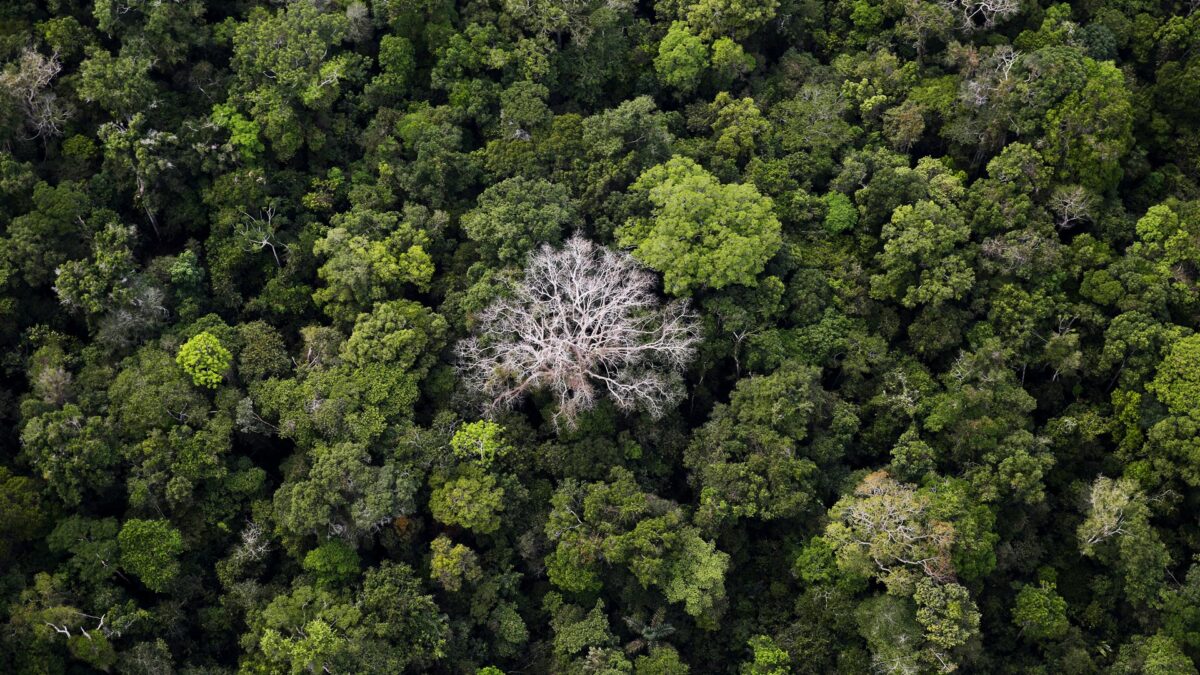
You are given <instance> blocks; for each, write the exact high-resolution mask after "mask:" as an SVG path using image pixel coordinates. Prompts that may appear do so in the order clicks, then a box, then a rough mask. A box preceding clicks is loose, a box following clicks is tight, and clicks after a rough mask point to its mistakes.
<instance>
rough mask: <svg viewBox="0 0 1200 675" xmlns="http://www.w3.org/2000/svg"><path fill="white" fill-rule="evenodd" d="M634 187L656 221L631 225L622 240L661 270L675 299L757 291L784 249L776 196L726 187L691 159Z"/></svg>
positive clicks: (676, 161)
mask: <svg viewBox="0 0 1200 675" xmlns="http://www.w3.org/2000/svg"><path fill="white" fill-rule="evenodd" d="M632 189H633V191H634V193H635V194H637V195H639V196H641V197H642V198H644V199H645V200H646V201H648V202H649V203H650V204H651V205H652V209H651V215H650V217H648V218H633V219H630V220H629V221H627V222H626V223H625V225H624V226H622V227H621V228H620V229H619V230H618V232H617V240H618V241H619V242H620V243H621V245H622V246H627V247H630V248H633V255H634V257H636V258H637V259H638V260H640V261H642V262H643V263H645V264H647V265H649V266H650V267H651V268H653V269H655V270H658V271H660V272H662V273H663V285H664V287H665V289H666V291H667V292H668V293H670V294H672V295H684V294H687V293H690V292H692V291H693V290H695V289H697V288H701V287H706V288H712V289H720V288H724V287H725V286H728V285H730V284H743V285H747V286H752V285H754V280H755V277H757V276H758V274H759V273H760V272H762V270H763V268H764V267H765V266H766V264H767V261H768V260H769V259H770V258H771V256H773V255H774V254H775V252H776V251H777V250H778V249H779V246H780V244H781V243H782V239H781V236H780V229H781V225H780V223H779V220H778V218H776V217H775V214H774V212H773V207H774V204H773V202H772V201H771V199H770V197H764V196H762V195H761V194H759V192H758V189H757V188H755V187H754V186H753V185H742V184H731V185H722V184H721V183H720V182H718V181H717V179H716V178H715V177H713V175H712V174H710V173H708V172H707V171H705V170H704V169H703V168H702V167H701V166H700V165H699V164H696V163H695V162H694V161H692V160H690V159H688V158H686V157H674V158H672V159H671V160H670V161H669V162H666V163H665V164H660V165H658V166H655V167H652V168H650V169H648V170H647V171H646V172H644V173H643V174H642V175H641V177H639V178H638V180H637V182H636V183H634V185H633V188H632Z"/></svg>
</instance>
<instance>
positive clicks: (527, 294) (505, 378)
mask: <svg viewBox="0 0 1200 675" xmlns="http://www.w3.org/2000/svg"><path fill="white" fill-rule="evenodd" d="M653 285H654V277H653V275H651V273H649V272H648V271H646V270H645V269H644V268H642V267H641V266H640V265H639V264H638V263H637V262H636V261H635V260H634V259H633V258H632V257H631V256H630V255H629V254H627V253H624V252H618V251H612V250H609V249H607V248H604V247H602V246H596V245H595V244H593V243H592V242H590V241H588V240H586V239H584V238H582V237H580V236H578V235H576V236H575V237H572V238H571V239H570V240H569V241H567V243H566V244H565V245H564V246H563V247H562V248H561V249H553V248H551V247H550V246H543V247H542V249H541V250H539V251H537V252H535V253H533V254H532V255H531V256H530V259H529V264H528V267H527V268H526V270H525V277H524V278H523V279H522V280H521V281H520V282H519V283H517V284H515V287H514V288H513V289H512V291H511V293H509V294H508V295H507V296H506V297H503V298H501V299H499V300H497V301H495V302H494V303H493V304H492V305H491V306H490V307H488V308H487V309H486V310H484V311H483V312H482V313H480V314H479V315H478V317H477V329H476V336H475V337H471V338H469V339H467V340H464V341H462V342H461V343H459V345H458V356H459V360H460V364H461V372H462V375H463V378H464V379H465V381H466V383H467V384H468V386H470V387H471V388H472V389H474V390H475V391H478V392H480V393H482V394H483V395H484V396H485V397H486V399H487V400H488V403H487V408H488V411H489V412H494V411H496V410H499V409H504V408H510V407H512V406H513V405H515V404H516V403H517V402H518V401H520V400H521V399H522V398H523V397H524V396H525V394H527V393H528V392H530V391H534V390H544V391H549V392H551V393H552V394H553V395H554V396H555V397H556V398H557V401H558V409H557V411H556V412H555V417H554V422H555V424H566V425H567V426H568V427H572V426H574V425H575V423H576V418H577V417H578V415H579V413H581V412H583V411H585V410H588V409H590V408H591V407H592V406H594V405H595V403H596V398H597V396H598V395H602V394H603V393H607V394H608V396H609V397H610V398H611V399H612V400H613V402H614V403H616V405H617V406H618V407H619V408H620V409H622V410H626V411H631V410H637V409H640V410H644V411H646V412H648V413H650V414H651V415H652V416H655V417H658V416H661V415H663V414H664V413H665V412H666V411H667V410H668V409H669V408H670V406H672V405H674V404H675V403H677V402H678V401H679V399H680V398H681V397H682V394H683V392H682V384H681V382H680V378H679V371H681V370H683V368H684V367H685V366H686V365H687V363H688V362H689V361H690V360H691V358H692V356H693V354H694V352H695V347H696V343H697V342H698V341H699V339H700V337H699V333H698V330H697V327H696V324H695V322H694V321H693V316H692V314H691V313H690V312H689V310H688V307H687V303H686V301H676V302H673V303H671V304H668V305H665V306H664V305H662V304H661V303H660V301H659V299H658V297H657V296H656V295H655V294H654V292H653V290H652V289H653Z"/></svg>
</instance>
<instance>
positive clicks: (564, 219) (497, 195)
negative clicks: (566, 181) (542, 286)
mask: <svg viewBox="0 0 1200 675" xmlns="http://www.w3.org/2000/svg"><path fill="white" fill-rule="evenodd" d="M578 221H579V215H578V213H577V211H576V208H575V204H574V201H573V200H572V199H571V198H570V192H569V191H568V190H567V189H566V188H564V187H562V186H561V185H556V184H554V183H551V182H549V181H547V180H544V179H537V180H529V179H526V178H522V177H520V176H517V177H513V178H509V179H507V180H503V181H501V182H499V183H496V184H495V185H492V186H490V187H488V189H486V190H484V191H483V194H481V195H479V201H478V204H477V206H476V207H475V209H473V210H471V211H469V212H467V213H466V214H464V215H463V217H462V221H461V223H462V227H463V229H464V230H465V231H466V233H467V236H468V237H470V238H471V240H472V241H476V242H478V243H479V244H480V245H481V253H483V254H484V255H485V256H486V257H489V258H495V259H497V260H499V261H500V262H501V263H505V264H511V263H519V262H521V261H523V260H524V259H525V258H526V257H528V255H529V253H530V252H531V251H533V250H534V249H536V248H537V247H538V246H541V245H543V244H550V245H558V243H559V242H560V241H561V239H562V233H563V231H564V230H565V229H566V228H568V227H571V226H573V225H575V224H576V223H577V222H578Z"/></svg>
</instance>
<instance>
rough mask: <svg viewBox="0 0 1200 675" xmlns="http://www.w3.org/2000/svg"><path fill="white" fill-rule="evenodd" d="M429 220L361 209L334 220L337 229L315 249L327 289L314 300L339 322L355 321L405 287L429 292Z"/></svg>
mask: <svg viewBox="0 0 1200 675" xmlns="http://www.w3.org/2000/svg"><path fill="white" fill-rule="evenodd" d="M425 215H426V214H425V213H424V212H422V211H421V210H420V209H410V210H408V211H406V212H405V213H404V214H403V218H402V217H401V214H398V213H395V212H378V211H374V210H371V209H358V210H354V211H351V212H349V213H345V214H339V215H337V216H334V218H333V224H334V227H332V228H331V229H330V230H329V231H328V232H327V233H326V234H325V236H324V237H322V238H321V239H318V240H317V241H316V242H315V243H314V244H313V254H314V255H316V256H318V257H320V258H322V259H323V260H324V261H325V262H324V264H322V265H321V267H320V268H319V269H318V270H317V276H318V277H320V278H321V279H322V280H323V281H324V282H325V286H324V287H323V288H319V289H317V291H316V292H315V293H313V300H315V301H316V303H317V305H319V306H321V307H322V308H323V309H324V310H325V313H326V314H328V315H329V316H331V317H333V318H335V319H337V320H339V321H346V322H349V321H353V320H354V317H356V316H357V315H358V313H359V312H365V311H368V310H369V309H370V308H371V304H372V303H374V302H380V301H383V300H387V299H390V298H393V297H395V296H397V295H399V294H400V293H402V291H403V289H405V288H406V287H414V288H416V289H418V290H427V289H428V288H429V281H430V279H431V278H432V277H433V272H434V269H433V260H432V258H430V256H429V253H427V252H426V250H425V249H426V248H427V247H428V246H429V242H430V238H429V234H428V233H427V232H426V231H425V230H424V229H423V228H422V227H421V220H422V219H423V217H424V216H425Z"/></svg>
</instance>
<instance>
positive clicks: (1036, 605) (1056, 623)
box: [1012, 581, 1071, 640]
mask: <svg viewBox="0 0 1200 675" xmlns="http://www.w3.org/2000/svg"><path fill="white" fill-rule="evenodd" d="M1012 620H1013V623H1014V624H1016V625H1017V627H1019V628H1020V629H1021V632H1022V634H1024V635H1025V636H1027V637H1029V639H1031V640H1058V639H1060V638H1062V637H1063V636H1064V635H1066V633H1067V630H1068V629H1069V628H1070V627H1071V623H1070V621H1068V620H1067V601H1066V600H1063V598H1062V596H1060V595H1059V594H1058V593H1057V591H1056V590H1055V585H1054V582H1046V581H1043V582H1041V584H1039V585H1037V586H1034V585H1032V584H1027V585H1025V586H1023V587H1022V588H1021V591H1020V592H1019V593H1017V604H1016V605H1015V606H1014V607H1013V612H1012Z"/></svg>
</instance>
